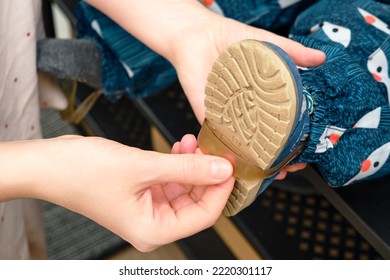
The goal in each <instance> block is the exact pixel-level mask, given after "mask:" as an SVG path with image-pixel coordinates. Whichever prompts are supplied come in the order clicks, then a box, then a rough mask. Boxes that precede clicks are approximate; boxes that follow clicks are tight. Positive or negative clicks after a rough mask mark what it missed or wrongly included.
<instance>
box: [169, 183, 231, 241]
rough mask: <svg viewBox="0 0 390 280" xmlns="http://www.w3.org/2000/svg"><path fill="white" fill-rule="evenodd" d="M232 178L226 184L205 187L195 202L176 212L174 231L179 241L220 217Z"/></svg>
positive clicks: (206, 226)
mask: <svg viewBox="0 0 390 280" xmlns="http://www.w3.org/2000/svg"><path fill="white" fill-rule="evenodd" d="M234 181H235V180H234V177H230V178H229V179H228V180H227V181H226V182H224V183H222V184H219V185H214V186H210V187H207V188H206V189H205V190H204V192H203V193H202V196H201V197H200V198H199V200H198V201H197V202H193V203H187V205H185V206H184V205H182V207H181V208H180V209H179V210H177V212H176V217H177V220H176V225H175V230H176V234H177V236H176V237H174V239H173V240H175V239H180V238H184V237H187V236H189V235H192V234H194V233H196V232H199V231H201V230H204V229H206V228H208V227H210V226H212V225H213V224H214V223H215V222H216V220H217V219H218V217H219V216H220V215H221V213H222V210H223V208H224V207H225V205H226V202H227V200H228V198H229V195H230V193H231V192H232V190H233V185H234Z"/></svg>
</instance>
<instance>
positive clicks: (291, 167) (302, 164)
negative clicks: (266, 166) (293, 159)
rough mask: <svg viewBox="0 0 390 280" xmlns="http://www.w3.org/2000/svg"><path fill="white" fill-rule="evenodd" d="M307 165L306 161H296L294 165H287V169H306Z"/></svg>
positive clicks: (293, 170)
mask: <svg viewBox="0 0 390 280" xmlns="http://www.w3.org/2000/svg"><path fill="white" fill-rule="evenodd" d="M306 166H307V164H306V163H296V164H293V165H288V166H286V167H285V169H286V171H287V172H296V171H298V170H301V169H304V168H305V167H306Z"/></svg>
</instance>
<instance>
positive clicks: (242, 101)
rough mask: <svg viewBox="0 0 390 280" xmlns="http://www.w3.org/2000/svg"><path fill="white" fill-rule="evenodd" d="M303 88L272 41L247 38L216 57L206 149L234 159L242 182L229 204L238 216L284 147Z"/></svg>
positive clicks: (203, 140)
mask: <svg viewBox="0 0 390 280" xmlns="http://www.w3.org/2000/svg"><path fill="white" fill-rule="evenodd" d="M296 94H297V90H296V84H295V80H294V78H293V77H292V74H291V73H290V71H289V69H288V67H287V66H286V64H285V62H284V61H283V60H282V59H281V58H280V56H279V54H278V53H277V52H276V51H274V50H273V49H272V48H271V47H269V46H268V45H266V44H264V43H261V42H259V41H255V40H245V41H241V42H239V43H236V44H234V45H232V46H230V47H229V48H228V49H226V50H225V51H223V52H222V53H221V55H220V56H219V58H218V59H217V60H216V61H215V63H214V65H213V67H212V70H211V71H210V73H209V76H208V79H207V84H206V98H205V106H206V116H205V122H204V123H203V126H202V129H201V131H200V133H199V136H198V141H199V146H200V149H201V150H202V151H203V152H204V153H207V154H213V155H219V156H223V157H225V158H227V159H229V160H230V161H231V162H232V164H233V166H234V176H235V177H236V182H235V186H234V190H233V192H232V193H231V195H230V197H229V200H228V202H227V204H226V207H225V209H224V215H226V216H233V215H235V214H237V213H238V212H240V211H241V210H242V209H244V208H245V207H247V206H249V205H250V204H251V203H252V202H253V201H254V200H255V198H256V196H257V193H258V191H259V188H260V186H261V183H262V181H263V179H264V178H267V177H269V176H270V175H272V174H270V168H271V166H272V164H273V163H274V162H275V160H276V159H277V157H278V156H279V154H280V153H281V152H282V150H283V148H284V146H285V144H286V142H287V140H288V138H289V136H290V134H291V131H292V128H293V125H294V120H295V117H296V114H297V96H296Z"/></svg>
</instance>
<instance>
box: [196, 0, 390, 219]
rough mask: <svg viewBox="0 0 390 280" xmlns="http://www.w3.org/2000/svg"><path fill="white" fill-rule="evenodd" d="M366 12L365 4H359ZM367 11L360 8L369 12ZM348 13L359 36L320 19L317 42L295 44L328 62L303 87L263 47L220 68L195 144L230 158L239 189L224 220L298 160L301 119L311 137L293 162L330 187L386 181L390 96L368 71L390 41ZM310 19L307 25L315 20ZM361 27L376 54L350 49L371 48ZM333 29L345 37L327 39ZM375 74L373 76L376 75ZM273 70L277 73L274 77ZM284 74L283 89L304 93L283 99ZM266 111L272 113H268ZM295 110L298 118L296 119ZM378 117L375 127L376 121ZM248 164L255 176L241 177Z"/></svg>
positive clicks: (245, 48) (242, 51) (241, 52)
mask: <svg viewBox="0 0 390 280" xmlns="http://www.w3.org/2000/svg"><path fill="white" fill-rule="evenodd" d="M330 2H332V1H330ZM327 3H329V2H327ZM332 3H333V2H332ZM362 3H363V4H364V3H366V2H358V3H357V4H362ZM323 4H324V3H323V2H320V3H319V4H318V6H314V7H313V10H314V11H317V12H318V11H321V9H322V8H323V7H328V6H327V5H325V6H323ZM325 4H326V3H325ZM348 4H351V3H348ZM370 7H371V6H364V8H365V9H366V10H367V11H368V10H370ZM333 8H334V7H333ZM358 8H359V9H358ZM371 8H372V7H371ZM348 9H349V10H346V11H350V13H351V15H349V14H348V16H347V18H348V20H350V19H353V18H354V19H355V20H356V21H357V22H352V23H353V27H354V28H347V27H342V26H340V25H339V24H338V23H337V16H336V17H333V15H329V16H330V19H332V21H335V22H336V24H337V25H336V24H333V23H332V25H331V24H330V23H329V22H328V23H326V24H321V23H324V22H322V21H323V20H324V19H325V18H326V16H327V14H323V13H321V14H319V16H318V17H317V20H319V18H320V19H321V21H320V22H317V23H316V22H313V26H314V28H315V29H312V28H306V29H307V30H308V31H310V29H312V31H317V32H313V33H310V32H308V33H307V34H306V35H305V36H303V35H301V36H299V37H297V36H296V37H293V38H294V39H296V40H297V41H300V42H301V43H303V44H304V45H306V46H309V47H314V48H318V49H321V50H323V51H324V52H325V53H326V54H327V61H326V62H325V63H324V64H323V65H321V66H319V67H316V68H312V69H300V71H301V78H302V84H303V85H301V84H300V83H299V82H298V81H299V79H298V78H297V77H294V70H293V68H292V67H291V64H290V63H289V59H288V58H286V56H284V55H283V54H281V53H280V52H279V51H278V50H277V48H275V47H273V46H271V49H273V52H271V53H268V52H267V50H266V48H264V47H262V46H263V45H264V44H262V43H259V42H257V43H256V42H253V41H252V43H250V44H249V43H246V42H243V43H241V44H238V46H235V45H233V46H232V47H230V48H229V49H228V50H227V51H226V52H225V53H223V54H222V55H221V56H220V58H219V59H218V60H217V62H216V63H215V65H214V67H213V71H212V72H211V73H210V76H209V79H208V85H207V89H206V94H207V98H206V110H207V111H206V118H207V119H208V120H207V121H206V122H205V123H206V125H205V126H204V127H203V128H202V130H203V131H202V132H201V134H200V137H199V142H200V145H201V146H202V149H203V150H204V151H206V152H211V153H215V154H219V155H222V156H226V157H227V158H230V159H231V160H232V161H233V163H234V164H235V167H236V170H235V172H236V173H235V175H236V176H237V177H238V179H237V181H236V186H235V189H234V191H233V193H232V195H231V197H230V199H229V203H228V205H227V208H226V210H225V214H229V215H234V214H235V213H237V212H238V211H240V210H242V209H243V208H245V207H246V206H247V205H248V204H250V203H251V201H253V199H254V197H255V196H256V195H258V194H260V193H261V192H262V191H263V190H264V188H266V187H267V186H268V184H269V182H270V181H272V178H273V177H272V175H271V174H273V173H272V172H271V171H273V170H274V169H275V168H278V167H279V166H278V163H280V162H283V161H285V160H286V159H288V158H289V156H290V155H291V154H293V153H294V152H295V151H296V149H294V148H291V147H288V145H289V144H290V143H295V144H293V147H294V146H295V147H296V145H297V143H298V142H299V140H301V139H303V138H304V137H303V136H304V132H303V131H304V129H302V127H300V126H299V123H305V121H303V122H299V121H297V120H296V119H295V118H296V117H297V116H299V117H298V119H299V120H304V119H305V118H306V117H307V116H308V113H309V112H310V125H311V131H310V135H309V138H308V141H307V143H306V148H305V150H304V151H303V153H302V154H301V155H300V156H299V157H298V159H296V162H297V161H303V162H311V163H316V164H317V165H318V166H319V168H320V170H321V172H322V174H323V175H324V178H325V180H327V181H328V182H329V184H330V185H333V186H340V185H345V184H349V183H352V182H355V181H358V180H361V179H364V178H374V177H377V176H384V175H386V174H389V170H390V168H389V159H388V157H389V149H390V138H389V137H390V134H389V119H390V116H389V115H388V92H387V87H386V85H385V82H383V81H384V80H385V79H381V80H380V79H379V78H377V77H376V76H375V75H374V73H372V71H370V69H371V68H372V67H371V68H370V64H371V63H372V62H371V58H372V56H373V55H372V54H376V53H378V49H380V50H383V52H384V53H387V51H386V50H388V49H390V48H389V47H388V42H389V40H386V38H387V36H388V35H387V34H386V32H383V30H381V29H379V30H377V29H378V28H377V27H376V26H373V25H371V24H368V23H367V17H364V16H362V8H360V7H359V6H356V7H355V6H348ZM336 10H337V9H336ZM366 10H365V11H366ZM337 11H340V10H337ZM312 12H313V11H311V13H310V15H311V16H312V17H313V13H312ZM314 18H316V17H314ZM343 19H344V17H343ZM378 19H379V18H376V20H377V22H378ZM348 22H349V21H348ZM348 22H347V23H348ZM361 24H363V25H364V24H366V25H367V26H365V27H366V28H367V29H369V31H367V33H369V34H370V35H369V36H368V37H369V39H368V41H369V42H370V44H366V41H363V42H359V40H352V39H356V38H358V39H359V38H360V39H364V38H365V37H364V36H363V35H362V34H359V36H355V34H356V32H355V31H354V30H355V29H356V30H362V29H364V28H362V27H361V26H360V25H361ZM330 26H332V27H333V26H337V28H336V27H334V29H331V31H334V32H336V33H337V31H340V30H341V31H343V30H344V31H346V30H348V32H342V35H343V36H341V37H337V36H336V37H334V36H329V35H328V33H329V32H328V28H329V27H330ZM373 28H375V29H373ZM351 30H352V31H351ZM373 34H375V35H373ZM331 35H332V34H331ZM345 35H347V36H346V37H345ZM351 38H352V39H351ZM265 45H267V44H265ZM268 46H269V45H268ZM349 48H352V49H349ZM387 55H390V54H388V53H387ZM278 56H279V58H282V60H285V65H283V64H280V63H279V62H280V61H279V60H278V59H277V57H278ZM253 61H255V62H253ZM378 61H379V62H378ZM376 63H377V64H378V65H383V66H378V67H383V69H386V70H383V71H382V74H383V72H386V75H387V76H388V68H387V67H384V65H386V63H387V61H386V60H384V61H381V60H376ZM378 67H377V68H376V70H377V71H378V70H380V69H379V68H378ZM275 69H276V70H277V71H273V70H275ZM286 70H287V72H289V73H290V78H288V75H282V76H283V77H284V78H285V80H284V85H288V84H289V83H291V77H294V78H293V80H295V82H296V84H295V85H296V86H297V89H298V91H296V90H291V89H290V90H287V91H283V90H282V92H283V93H284V94H285V95H281V96H280V89H282V88H283V87H282V86H281V84H280V80H278V79H276V77H278V76H280V75H281V73H284V72H285V71H286ZM386 75H383V76H386ZM282 84H283V83H282ZM300 89H301V90H302V89H303V94H302V93H299V90H300ZM283 97H284V98H283ZM298 97H301V98H302V99H304V98H305V97H306V101H307V103H306V102H303V103H302V104H303V106H307V110H305V109H304V108H303V109H302V108H301V107H299V106H298V107H295V106H296V105H297V104H300V102H298V100H299V99H298ZM293 104H294V105H293ZM285 105H287V107H286V108H284V106H285ZM270 107H272V108H273V109H272V110H269V108H270ZM283 108H284V109H283ZM293 108H295V109H293ZM298 108H300V109H301V112H302V113H298V111H297V109H298ZM378 108H380V110H379V109H378ZM284 110H285V111H284ZM289 110H292V112H295V113H293V114H292V115H291V114H290V115H288V118H290V119H289V122H287V123H288V124H289V125H291V124H292V127H293V129H291V126H286V127H283V125H284V124H285V121H286V119H283V116H284V115H283V114H282V113H281V112H283V111H284V112H290V113H291V111H289ZM375 110H376V111H375ZM378 112H380V114H379V115H378ZM275 116H277V117H278V118H280V120H279V121H278V122H272V118H273V117H275ZM373 116H376V119H375V118H374V120H371V119H372V117H373ZM270 120H271V121H270ZM375 124H376V125H375ZM296 131H299V132H300V134H299V135H300V137H299V138H296V139H293V137H292V136H293V135H294V134H295V132H296ZM204 132H205V133H204ZM213 135H214V136H213ZM285 135H287V136H286V137H285ZM202 138H203V139H202ZM213 138H214V139H213ZM269 155H270V156H269ZM242 162H246V167H248V166H249V167H251V166H252V167H251V168H249V167H248V169H250V171H248V170H246V169H245V168H243V167H242V165H244V164H241V163H242ZM253 166H254V167H253ZM256 168H257V169H258V172H257V174H258V177H257V178H259V177H261V176H262V175H264V174H266V177H267V176H271V177H270V178H268V179H265V180H264V178H263V179H260V183H259V180H256V179H254V178H253V177H251V176H249V175H253V174H252V173H256V172H252V171H253V170H256ZM242 170H244V171H243V172H242ZM248 174H249V175H248Z"/></svg>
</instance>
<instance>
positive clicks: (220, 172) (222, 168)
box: [211, 160, 232, 179]
mask: <svg viewBox="0 0 390 280" xmlns="http://www.w3.org/2000/svg"><path fill="white" fill-rule="evenodd" d="M231 169H232V168H231V165H230V164H228V163H227V162H226V161H224V160H213V161H212V162H211V176H212V177H213V178H214V179H226V178H227V177H228V176H229V175H230V174H231V172H232V171H231Z"/></svg>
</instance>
